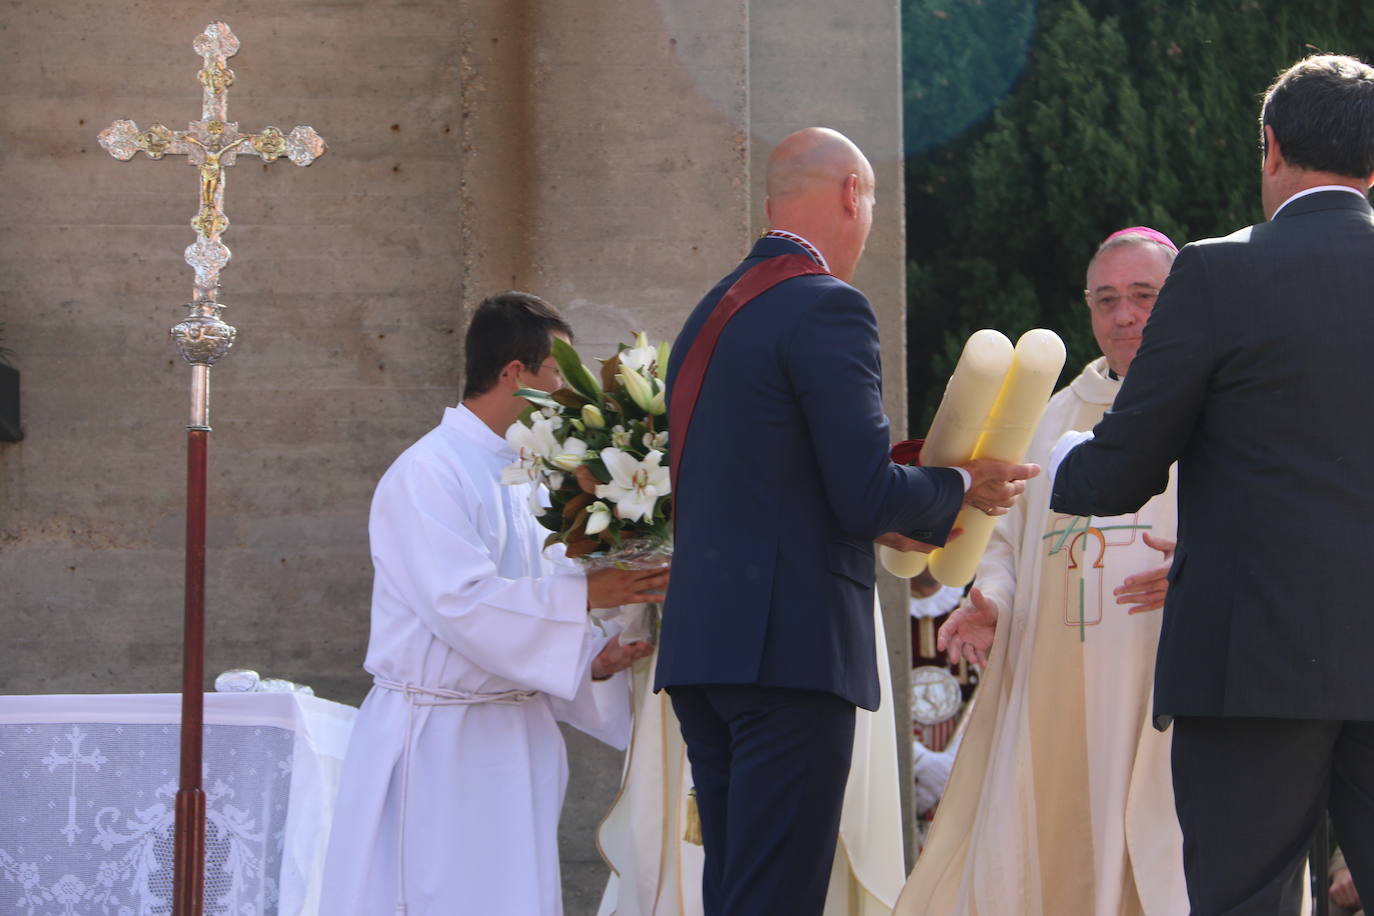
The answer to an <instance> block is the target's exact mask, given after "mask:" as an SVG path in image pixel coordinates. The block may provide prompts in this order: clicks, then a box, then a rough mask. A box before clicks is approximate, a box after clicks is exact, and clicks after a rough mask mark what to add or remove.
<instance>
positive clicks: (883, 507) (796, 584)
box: [655, 128, 1038, 916]
mask: <svg viewBox="0 0 1374 916" xmlns="http://www.w3.org/2000/svg"><path fill="white" fill-rule="evenodd" d="M872 208H873V169H872V167H871V166H870V165H869V163H868V161H867V160H866V159H865V158H864V156H863V154H862V153H860V152H859V150H858V148H857V147H856V146H854V144H853V143H851V142H850V141H849V140H848V139H846V138H845V137H843V136H842V135H840V134H838V133H836V132H835V131H831V130H825V129H821V128H809V129H807V130H804V131H799V132H798V133H795V134H793V135H791V136H789V137H787V138H786V139H784V140H783V141H782V143H781V144H780V145H779V146H778V148H777V149H776V150H774V152H773V154H772V157H771V158H770V160H769V165H768V201H767V204H766V210H767V212H768V217H769V222H770V224H771V225H772V226H773V227H774V229H773V230H771V231H770V232H769V233H768V235H767V236H766V237H765V238H763V239H760V240H759V242H758V243H757V244H756V245H755V246H754V249H753V251H751V252H750V253H749V256H748V257H747V258H746V259H745V261H744V262H743V263H742V264H741V265H739V267H738V268H736V269H735V271H733V272H732V273H731V274H730V275H729V276H727V277H725V278H724V279H723V280H721V281H720V283H718V284H717V285H716V287H715V288H714V289H713V290H711V292H709V293H708V294H707V295H706V297H705V298H704V299H703V300H702V301H701V303H700V305H698V306H697V308H696V310H695V311H694V312H693V313H692V315H691V316H690V317H689V318H688V320H687V323H686V325H685V326H684V327H683V330H682V333H681V334H680V335H679V337H678V339H677V342H676V344H675V345H674V347H673V356H672V359H671V361H670V363H669V369H668V392H669V408H670V418H671V423H672V427H671V429H672V438H671V447H672V449H673V462H674V471H675V474H676V475H677V478H676V481H675V483H674V487H675V499H674V524H675V529H676V534H675V541H676V546H675V550H674V557H673V580H672V582H671V584H670V586H669V591H668V596H667V600H666V606H665V609H664V616H663V630H662V637H661V643H660V648H659V660H658V673H657V678H656V683H655V687H656V688H663V687H666V688H667V689H668V692H669V695H670V697H671V698H672V703H673V709H674V711H675V712H676V713H677V716H678V719H679V720H680V722H681V723H682V734H683V737H684V739H685V740H686V742H687V753H688V758H689V760H690V761H691V765H692V777H693V781H694V783H695V786H696V792H697V801H698V806H699V809H700V813H701V826H702V835H703V839H704V842H705V852H706V861H705V874H704V878H703V899H704V902H705V908H706V912H707V913H708V914H712V916H713V914H730V916H755V914H768V913H776V914H786V916H805V914H809V913H820V911H821V909H822V907H823V905H824V900H825V891H826V885H827V883H828V881H829V877H830V870H831V863H832V860H833V857H834V850H835V841H836V835H837V831H838V827H839V817H840V808H841V802H842V800H843V795H844V786H845V780H846V777H847V775H848V772H849V760H850V752H851V749H852V745H853V733H854V707H855V706H856V705H858V706H862V707H864V708H865V709H875V708H877V705H878V701H879V696H878V676H877V670H876V666H875V660H874V653H875V648H874V634H873V583H874V562H873V548H872V542H873V540H874V539H875V538H879V537H885V540H884V543H892V544H894V545H899V546H902V547H906V548H915V547H916V544H915V542H916V541H920V542H926V543H928V544H940V543H943V542H944V540H945V539H946V537H947V536H948V535H949V532H950V528H951V526H952V524H953V522H954V517H955V515H956V513H957V512H958V510H959V508H960V506H961V505H963V504H969V505H973V506H976V507H978V508H979V509H982V510H984V511H986V512H988V513H990V514H999V513H1001V512H1004V511H1005V507H1007V506H1009V505H1010V504H1011V502H1012V500H1013V499H1014V498H1015V496H1016V494H1018V493H1019V492H1020V491H1021V490H1022V489H1023V487H1024V483H1023V482H1022V481H1023V479H1024V478H1026V477H1028V476H1031V475H1033V474H1034V473H1036V471H1037V470H1038V469H1037V468H1035V467H1034V466H1028V465H1011V464H1005V463H1003V462H995V461H977V462H972V463H970V465H968V466H967V467H966V468H964V469H959V470H956V469H948V468H909V467H902V466H898V465H894V464H893V463H892V462H891V460H890V459H889V457H888V448H889V441H888V423H887V419H886V417H884V415H883V411H882V390H881V378H882V376H881V369H880V367H879V362H878V325H877V320H876V318H875V316H874V313H873V309H872V307H871V306H870V305H869V303H868V300H867V299H865V298H864V296H863V294H862V293H860V292H859V291H858V290H856V289H854V288H853V287H852V286H850V285H849V283H848V281H849V280H850V279H851V277H852V276H853V273H854V268H855V265H856V264H857V263H858V260H859V256H860V255H861V254H862V252H863V247H864V242H865V240H866V239H867V237H868V231H869V228H870V226H871V224H872ZM789 258H790V260H786V259H789ZM789 263H790V264H797V265H801V268H802V269H803V270H806V271H808V272H807V273H805V274H802V275H796V276H792V277H791V278H790V279H784V280H781V281H780V282H778V283H777V284H776V285H773V286H772V287H771V288H769V289H767V291H764V292H761V293H759V294H758V295H756V296H752V297H745V298H742V299H740V301H747V305H745V306H743V307H741V308H740V310H739V311H738V312H737V313H736V314H735V315H734V317H733V318H731V319H730V320H729V322H728V324H725V325H724V328H723V330H722V331H721V332H720V334H719V337H718V339H717V340H716V343H715V345H714V348H713V349H712V348H711V347H710V346H709V344H708V343H707V341H708V340H709V338H710V337H712V336H713V332H712V331H710V330H709V328H710V325H708V323H707V320H708V317H709V316H710V315H711V314H712V313H713V311H715V309H716V306H717V305H718V304H720V303H721V301H722V298H723V297H724V298H725V299H726V300H727V302H726V304H727V305H728V304H729V302H730V301H731V299H730V297H729V296H727V290H729V289H731V288H732V287H734V285H735V284H736V281H739V280H740V278H741V277H742V276H746V278H747V277H749V276H756V275H755V274H753V271H754V270H755V269H764V270H765V271H767V270H772V269H776V268H777V267H778V265H780V264H789ZM741 282H745V281H741ZM750 282H752V281H750ZM704 326H706V327H707V328H708V330H707V331H703V327H704ZM698 338H700V341H699V340H698ZM698 344H699V347H701V348H704V349H705V351H709V357H708V356H705V355H702V351H701V350H699V349H694V345H698ZM694 352H695V353H697V355H696V356H694V355H692V354H693V353H694ZM698 358H700V359H701V360H704V361H703V362H700V363H698V362H697V360H698ZM705 360H708V361H709V371H704V375H703V374H702V371H698V370H699V369H700V367H701V366H704V365H707V364H708V363H707V362H705ZM694 364H695V365H696V366H697V369H693V368H691V367H692V366H693V365H694ZM694 375H695V382H689V381H688V379H690V378H692V377H693V376H694ZM698 384H699V389H696V388H695V386H696V385H698ZM696 390H699V396H696V397H695V398H693V394H694V393H695V391H696ZM685 401H690V404H688V403H685ZM688 408H690V409H688ZM684 410H686V411H687V413H689V414H690V417H689V418H688V419H687V420H684V419H683V417H684ZM688 423H689V425H684V424H688Z"/></svg>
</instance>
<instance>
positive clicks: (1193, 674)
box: [1052, 191, 1374, 719]
mask: <svg viewBox="0 0 1374 916" xmlns="http://www.w3.org/2000/svg"><path fill="white" fill-rule="evenodd" d="M1371 265H1374V212H1371V210H1370V206H1369V204H1368V203H1367V202H1366V201H1364V200H1361V199H1360V198H1359V197H1358V196H1356V195H1354V194H1349V193H1346V192H1344V191H1319V192H1317V193H1315V194H1310V195H1308V196H1306V197H1301V198H1298V199H1297V200H1294V201H1292V202H1290V203H1289V204H1288V205H1287V206H1285V207H1284V208H1283V209H1282V210H1280V211H1279V212H1278V214H1276V215H1275V217H1274V219H1273V220H1271V221H1270V222H1267V223H1261V224H1260V225H1257V226H1251V227H1250V228H1248V229H1243V230H1241V231H1240V232H1237V233H1235V234H1234V235H1230V236H1228V237H1226V238H1221V239H1209V240H1207V241H1203V242H1196V243H1194V244H1192V245H1188V246H1187V247H1185V248H1184V249H1183V250H1182V251H1181V252H1179V255H1178V258H1177V260H1175V261H1174V266H1173V270H1172V271H1171V272H1170V274H1169V279H1168V280H1167V281H1166V282H1165V284H1164V288H1163V289H1162V290H1161V291H1160V295H1159V302H1158V304H1157V305H1156V306H1155V309H1154V312H1153V314H1151V316H1150V320H1149V321H1148V322H1147V323H1146V325H1145V331H1144V336H1143V338H1142V340H1141V344H1140V351H1139V353H1138V354H1137V355H1136V358H1135V361H1134V362H1133V363H1131V371H1130V373H1129V374H1128V375H1127V376H1126V380H1125V381H1124V382H1123V383H1122V386H1121V391H1120V393H1118V394H1117V397H1116V402H1115V404H1114V405H1113V407H1112V409H1111V410H1110V411H1109V412H1108V413H1107V414H1106V416H1104V417H1103V419H1102V421H1101V422H1100V423H1099V424H1098V425H1097V427H1096V429H1095V430H1094V435H1095V438H1094V439H1092V440H1091V441H1089V442H1086V443H1084V444H1083V445H1081V446H1079V447H1078V448H1076V449H1074V450H1073V451H1072V452H1070V453H1069V455H1068V457H1067V458H1066V459H1065V460H1064V462H1063V464H1062V465H1061V466H1060V468H1059V473H1058V474H1057V476H1056V477H1055V480H1054V485H1053V496H1052V505H1053V507H1054V509H1055V511H1058V512H1070V513H1074V514H1077V515H1083V516H1087V515H1099V516H1111V515H1117V514H1120V513H1123V512H1131V511H1134V510H1135V509H1137V508H1139V507H1140V505H1142V504H1143V503H1144V502H1145V501H1146V500H1147V499H1149V498H1150V497H1151V496H1153V495H1154V494H1156V493H1158V492H1160V491H1162V490H1163V489H1164V487H1165V484H1166V482H1167V476H1168V471H1169V465H1170V464H1171V463H1173V462H1174V461H1177V462H1178V477H1179V487H1178V502H1179V505H1178V510H1179V524H1178V550H1177V552H1176V553H1175V555H1174V561H1173V568H1172V569H1171V570H1170V572H1169V579H1170V585H1169V594H1168V597H1167V598H1166V600H1165V605H1164V619H1163V622H1162V626H1163V629H1162V631H1161V633H1160V639H1159V657H1158V662H1157V664H1156V666H1155V713H1156V715H1160V716H1265V717H1278V718H1294V719H1374V690H1371V689H1370V686H1369V677H1370V674H1369V673H1370V668H1371V665H1374V599H1371V598H1370V595H1369V589H1368V588H1367V587H1366V586H1365V584H1364V581H1363V572H1362V571H1363V570H1364V569H1365V568H1366V567H1367V566H1368V564H1369V563H1370V558H1371V552H1372V551H1374V423H1371V422H1370V420H1369V414H1368V411H1369V392H1370V391H1371V390H1374V273H1371Z"/></svg>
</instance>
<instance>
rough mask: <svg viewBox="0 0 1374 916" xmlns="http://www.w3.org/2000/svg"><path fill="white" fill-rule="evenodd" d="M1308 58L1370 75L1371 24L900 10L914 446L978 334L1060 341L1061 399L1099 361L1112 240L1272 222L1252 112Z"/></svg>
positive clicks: (1051, 10) (1328, 8) (1120, 6)
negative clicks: (1039, 332) (1099, 276)
mask: <svg viewBox="0 0 1374 916" xmlns="http://www.w3.org/2000/svg"><path fill="white" fill-rule="evenodd" d="M1319 52H1332V53H1344V54H1353V55H1355V56H1357V57H1360V58H1361V59H1363V60H1366V61H1371V62H1374V4H1368V3H1366V2H1363V0H1308V2H1305V3H1302V4H1295V3H1292V2H1291V0H1045V2H1042V3H1040V4H1038V5H1037V4H1036V3H1033V2H1031V0H903V58H904V64H905V77H904V85H905V90H906V92H905V103H906V104H905V119H906V125H905V135H906V138H907V147H908V159H907V166H906V195H907V200H906V210H907V257H908V260H907V278H908V283H907V291H908V292H907V295H908V303H907V336H908V340H907V355H908V356H907V358H908V361H909V365H908V378H909V380H910V384H911V399H910V404H911V407H910V421H911V429H912V430H913V433H915V434H919V432H920V431H921V430H924V429H925V428H926V427H927V426H928V425H929V422H930V418H931V417H932V416H933V414H934V411H935V408H936V406H937V405H938V404H939V400H940V396H941V394H942V391H943V384H944V380H945V379H946V378H948V377H949V373H950V372H951V371H952V370H953V368H954V363H955V361H956V360H957V358H958V355H959V351H960V349H961V348H962V347H963V342H964V341H965V340H966V339H967V338H968V335H969V334H971V333H972V332H973V331H975V330H977V329H979V328H983V327H993V328H997V329H998V330H1001V331H1002V332H1004V333H1006V334H1007V335H1008V336H1009V337H1011V338H1012V340H1015V339H1016V337H1017V336H1018V335H1020V334H1021V333H1022V332H1023V331H1026V330H1027V329H1029V328H1032V327H1048V328H1053V329H1054V330H1056V331H1058V332H1059V333H1060V334H1061V335H1062V336H1063V337H1064V342H1065V343H1066V344H1067V345H1068V349H1069V359H1068V363H1067V364H1066V366H1065V378H1064V381H1067V379H1068V378H1070V377H1072V375H1074V374H1076V373H1077V372H1078V371H1079V369H1080V368H1081V367H1082V365H1083V364H1084V363H1085V362H1087V361H1088V360H1090V359H1092V358H1093V357H1095V356H1096V355H1098V350H1097V347H1096V345H1095V344H1094V342H1093V338H1092V333H1091V330H1090V328H1089V326H1088V319H1087V316H1086V314H1084V307H1083V298H1082V289H1083V272H1084V269H1085V268H1086V266H1087V262H1088V259H1089V257H1091V255H1092V252H1093V250H1094V248H1095V247H1096V245H1097V244H1098V243H1099V242H1100V241H1101V240H1102V238H1103V237H1105V236H1106V235H1107V234H1108V233H1110V232H1112V231H1114V230H1116V229H1120V228H1123V227H1126V226H1133V225H1141V224H1144V225H1149V226H1153V227H1155V228H1157V229H1159V230H1161V231H1163V232H1165V233H1167V234H1168V235H1170V236H1171V237H1172V238H1173V239H1174V240H1175V241H1177V242H1178V243H1179V244H1180V245H1182V244H1183V243H1184V242H1186V241H1189V240H1192V239H1199V238H1207V237H1211V236H1217V235H1225V234H1228V233H1230V232H1233V231H1235V230H1236V229H1239V228H1241V227H1243V226H1246V225H1248V224H1250V223H1253V222H1256V221H1258V220H1261V219H1263V213H1262V211H1261V209H1260V197H1259V181H1258V175H1259V161H1260V151H1259V129H1258V121H1257V115H1258V109H1259V100H1260V98H1261V95H1262V93H1263V91H1264V89H1265V88H1266V87H1267V86H1268V84H1269V83H1270V82H1271V81H1272V80H1273V78H1274V76H1275V75H1277V73H1278V72H1279V71H1280V70H1282V69H1283V68H1285V67H1287V66H1288V65H1289V64H1291V63H1293V62H1294V61H1296V60H1298V59H1300V58H1302V57H1304V56H1306V55H1308V54H1314V53H1319ZM960 131H961V132H960Z"/></svg>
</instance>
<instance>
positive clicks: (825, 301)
mask: <svg viewBox="0 0 1374 916" xmlns="http://www.w3.org/2000/svg"><path fill="white" fill-rule="evenodd" d="M800 253H802V250H801V248H800V247H799V246H797V245H796V244H794V243H792V242H789V241H785V240H782V239H775V238H764V239H761V240H759V242H758V243H757V244H756V245H755V246H754V249H753V251H751V252H750V254H749V257H748V258H747V259H745V261H744V262H743V263H742V264H740V266H739V267H738V268H736V269H735V271H734V272H732V273H731V274H730V275H729V276H727V277H725V278H724V279H723V280H721V281H720V283H718V284H716V286H715V288H714V289H712V290H711V291H710V292H709V293H707V294H706V297H705V298H704V299H702V300H701V303H700V304H699V305H698V306H697V307H696V310H695V311H693V312H692V314H691V316H690V317H689V318H688V319H687V323H686V324H685V325H684V326H683V329H682V333H681V334H680V335H679V336H678V338H677V341H676V343H675V344H674V346H673V354H672V358H671V360H670V361H669V366H668V397H669V399H670V403H671V398H672V396H673V382H674V380H675V378H676V376H677V371H678V369H679V367H680V366H681V364H682V359H683V357H684V356H685V355H686V353H687V349H688V347H690V345H691V343H692V341H693V340H694V339H695V338H696V335H697V333H698V331H700V329H701V326H702V324H703V323H704V322H705V321H706V318H707V316H708V315H709V314H710V313H711V310H712V309H713V308H714V307H715V305H716V303H717V302H719V301H720V299H721V297H722V296H723V295H724V294H725V291H726V290H727V289H729V287H730V285H731V284H733V283H734V282H735V280H736V279H738V278H739V276H740V275H741V274H742V273H744V271H746V270H747V269H749V268H750V267H753V266H754V265H756V264H758V263H760V261H761V260H763V259H764V258H769V257H775V256H778V255H783V254H800ZM889 446H890V443H889V437H888V422H887V418H886V417H885V416H884V415H883V406H882V371H881V367H880V365H879V352H878V322H877V319H876V317H875V316H874V314H873V309H872V307H871V306H870V305H869V304H868V300H867V299H865V298H864V296H863V294H862V293H860V292H859V291H858V290H856V289H854V288H853V287H852V286H850V285H849V284H847V283H844V282H842V281H840V280H837V279H836V278H834V277H832V276H829V275H812V276H803V277H796V278H794V279H791V280H787V281H785V282H783V283H781V284H779V285H778V286H775V287H773V288H772V289H771V290H769V291H768V292H765V293H764V294H763V295H761V296H759V297H758V298H756V299H754V300H753V301H752V302H750V303H749V304H748V305H746V306H745V307H744V308H743V309H741V310H740V312H739V313H738V314H737V315H735V317H734V318H733V319H732V320H731V321H730V323H729V324H728V325H726V327H725V330H724V332H723V333H722V334H721V336H720V340H719V342H718V344H717V346H716V350H715V355H714V357H713V358H712V360H711V364H710V368H709V370H708V371H707V374H706V378H705V380H704V382H703V384H702V388H701V394H700V397H699V398H698V400H697V405H696V409H695V413H694V414H693V416H692V422H691V429H690V432H689V435H688V438H687V443H686V448H685V452H681V453H680V452H679V448H680V444H679V443H676V442H674V443H671V446H670V447H671V448H672V449H673V455H674V458H673V460H674V461H678V462H680V464H679V467H678V487H679V490H680V492H679V493H676V494H674V506H673V513H674V524H675V529H676V531H675V548H674V554H673V576H672V582H671V584H670V585H669V588H668V595H667V599H666V603H665V607H664V614H663V630H662V636H661V641H660V644H659V650H658V675H657V678H656V681H655V685H654V686H655V689H657V688H661V687H671V686H675V685H696V684H758V685H763V686H769V687H792V688H800V689H811V690H823V691H827V692H830V693H833V694H836V695H838V696H840V697H842V698H844V699H845V700H848V701H849V702H852V703H854V704H855V705H857V706H862V707H863V708H865V709H876V708H877V706H878V700H879V693H878V672H877V666H876V664H875V659H874V634H873V583H874V563H873V539H874V538H876V537H878V536H879V535H881V534H883V533H885V532H888V531H898V532H902V533H904V534H907V535H908V536H910V537H914V538H917V539H918V540H922V541H926V542H928V543H935V544H941V543H943V542H944V539H945V538H946V537H947V536H948V534H949V529H950V527H951V526H952V525H953V523H954V517H955V515H956V514H957V513H958V510H959V507H960V505H961V503H962V502H963V483H962V481H961V479H960V477H959V475H958V473H957V472H955V471H953V470H950V469H948V468H929V469H927V468H907V467H901V466H898V465H894V464H893V463H892V462H891V461H890V460H889V457H888V451H889ZM679 455H680V457H679Z"/></svg>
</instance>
